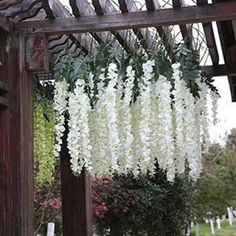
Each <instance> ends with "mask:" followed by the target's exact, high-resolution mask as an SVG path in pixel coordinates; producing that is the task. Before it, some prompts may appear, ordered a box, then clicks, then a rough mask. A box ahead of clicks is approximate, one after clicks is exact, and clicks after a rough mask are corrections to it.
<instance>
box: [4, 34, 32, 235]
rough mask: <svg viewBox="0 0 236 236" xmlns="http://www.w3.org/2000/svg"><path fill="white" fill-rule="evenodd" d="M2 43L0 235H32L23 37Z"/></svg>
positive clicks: (28, 89) (29, 121)
mask: <svg viewBox="0 0 236 236" xmlns="http://www.w3.org/2000/svg"><path fill="white" fill-rule="evenodd" d="M1 36H2V33H1ZM1 43H5V46H6V47H4V50H5V49H6V48H8V49H9V50H7V51H5V58H4V68H2V70H1V71H0V75H1V77H2V76H3V78H5V81H4V82H5V83H7V85H8V96H9V105H8V107H7V108H5V109H2V110H0V130H1V135H0V150H1V151H0V170H1V188H0V212H1V213H0V235H6V236H8V235H9V236H14V235H24V236H32V235H33V159H32V156H33V155H32V138H33V136H32V81H31V79H30V78H29V76H28V74H27V72H26V70H25V41H24V37H23V36H22V37H21V36H16V35H11V36H9V35H8V36H6V38H5V42H2V41H1ZM1 45H2V44H1Z"/></svg>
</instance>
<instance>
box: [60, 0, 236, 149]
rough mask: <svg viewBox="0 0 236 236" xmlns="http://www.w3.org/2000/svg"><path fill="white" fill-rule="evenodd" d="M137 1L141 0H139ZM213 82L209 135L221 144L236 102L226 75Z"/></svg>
mask: <svg viewBox="0 0 236 236" xmlns="http://www.w3.org/2000/svg"><path fill="white" fill-rule="evenodd" d="M139 1H143V0H139ZM61 2H62V3H63V4H64V5H66V6H69V0H61ZM185 2H187V3H189V4H190V5H191V4H193V2H192V0H187V1H185ZM213 29H214V34H215V37H216V43H217V48H218V51H219V52H220V55H219V56H220V64H223V63H224V59H223V56H222V52H221V46H220V41H219V36H218V34H217V30H216V24H215V23H213ZM206 63H207V64H211V63H209V60H207V62H206ZM214 84H215V86H216V87H217V88H218V90H219V94H220V96H221V98H220V99H219V108H218V118H219V122H218V124H217V125H216V126H211V127H210V137H211V141H212V142H214V141H216V142H220V143H222V144H223V143H224V138H225V134H226V133H227V132H229V130H230V129H231V128H236V122H235V120H236V103H232V101H231V96H230V89H229V84H228V80H227V77H216V78H215V82H214Z"/></svg>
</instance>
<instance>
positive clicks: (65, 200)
mask: <svg viewBox="0 0 236 236" xmlns="http://www.w3.org/2000/svg"><path fill="white" fill-rule="evenodd" d="M66 137H67V132H66V133H65V135H64V137H63V145H62V151H61V180H62V181H61V182H62V218H63V236H92V211H91V186H90V180H89V176H88V175H87V173H86V171H85V170H83V172H82V174H81V175H80V176H79V177H75V176H74V175H73V174H72V172H71V168H70V156H69V154H68V148H67V145H66V144H67V142H66Z"/></svg>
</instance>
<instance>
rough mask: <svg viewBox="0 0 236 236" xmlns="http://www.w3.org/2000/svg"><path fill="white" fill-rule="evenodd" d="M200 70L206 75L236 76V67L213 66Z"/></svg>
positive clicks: (203, 67)
mask: <svg viewBox="0 0 236 236" xmlns="http://www.w3.org/2000/svg"><path fill="white" fill-rule="evenodd" d="M201 70H202V71H203V72H205V73H206V74H207V75H210V76H213V77H218V76H236V65H233V64H232V65H213V66H202V67H201Z"/></svg>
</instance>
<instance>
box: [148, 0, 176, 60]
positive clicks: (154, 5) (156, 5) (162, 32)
mask: <svg viewBox="0 0 236 236" xmlns="http://www.w3.org/2000/svg"><path fill="white" fill-rule="evenodd" d="M146 6H147V10H148V11H150V12H152V11H155V10H161V5H160V2H159V0H155V1H154V0H146ZM156 30H157V32H158V34H159V36H160V38H161V40H162V43H163V45H164V48H165V50H166V52H167V54H168V55H169V57H170V59H171V61H172V62H173V63H174V62H175V61H176V58H175V55H174V52H173V44H174V40H173V39H172V36H171V34H170V33H169V34H168V33H167V32H166V29H165V28H164V27H161V26H158V27H156Z"/></svg>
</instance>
